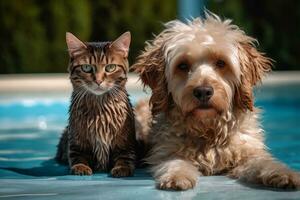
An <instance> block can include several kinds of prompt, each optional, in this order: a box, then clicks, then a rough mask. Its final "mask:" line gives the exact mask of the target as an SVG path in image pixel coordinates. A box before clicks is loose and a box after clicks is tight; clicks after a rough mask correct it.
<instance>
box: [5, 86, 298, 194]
mask: <svg viewBox="0 0 300 200" xmlns="http://www.w3.org/2000/svg"><path fill="white" fill-rule="evenodd" d="M255 96H256V97H257V98H256V103H255V104H256V106H258V107H260V108H261V109H263V110H264V111H263V113H262V124H263V126H264V129H265V130H266V144H267V146H268V147H269V149H270V151H271V152H272V154H273V155H274V156H275V157H276V158H277V159H279V160H281V161H282V162H284V163H286V164H287V165H288V166H289V167H291V168H293V169H295V170H297V171H300V156H299V155H300V85H299V84H290V85H282V86H268V87H261V88H258V89H257V90H256V92H255ZM139 97H140V95H133V96H132V99H133V101H134V102H135V101H136V100H137V98H139ZM0 98H1V97H0ZM68 105H69V102H68V97H65V98H59V99H56V98H49V99H47V100H45V99H43V100H30V99H24V100H22V99H21V100H18V101H12V102H4V103H0V199H1V198H5V199H53V198H55V199H71V198H72V199H74V200H75V199H141V198H143V199H144V200H146V199H202V198H203V199H241V198H245V199H275V198H278V199H287V198H288V199H300V192H285V191H277V190H270V189H268V188H261V187H258V186H247V185H243V184H240V183H239V182H237V181H235V180H232V179H229V178H227V177H223V176H212V177H201V178H200V179H199V184H198V186H197V188H195V189H194V190H190V191H187V192H168V191H159V190H156V189H155V187H154V181H153V179H152V177H151V176H150V175H149V174H148V173H147V172H146V171H145V170H137V173H136V175H135V176H134V177H132V178H122V179H114V178H111V177H109V176H108V175H107V174H105V173H98V174H95V175H93V176H91V177H78V176H71V175H68V169H67V167H65V166H61V165H58V164H57V163H55V161H54V160H53V156H54V155H55V151H56V144H57V143H58V139H59V136H60V134H61V131H62V130H63V128H64V127H65V125H66V122H67V117H68Z"/></svg>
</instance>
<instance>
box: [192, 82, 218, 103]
mask: <svg viewBox="0 0 300 200" xmlns="http://www.w3.org/2000/svg"><path fill="white" fill-rule="evenodd" d="M213 94H214V89H213V88H212V87H211V86H199V87H196V88H194V90H193V95H194V96H195V97H196V98H197V99H198V100H199V101H200V102H201V103H207V102H208V101H209V99H210V98H211V97H212V96H213Z"/></svg>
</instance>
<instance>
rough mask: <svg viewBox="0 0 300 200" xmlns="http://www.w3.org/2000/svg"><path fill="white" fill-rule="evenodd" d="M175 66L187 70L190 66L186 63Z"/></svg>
mask: <svg viewBox="0 0 300 200" xmlns="http://www.w3.org/2000/svg"><path fill="white" fill-rule="evenodd" d="M177 68H178V69H180V70H181V71H187V70H188V69H189V68H190V67H189V65H188V64H187V63H180V64H179V65H177Z"/></svg>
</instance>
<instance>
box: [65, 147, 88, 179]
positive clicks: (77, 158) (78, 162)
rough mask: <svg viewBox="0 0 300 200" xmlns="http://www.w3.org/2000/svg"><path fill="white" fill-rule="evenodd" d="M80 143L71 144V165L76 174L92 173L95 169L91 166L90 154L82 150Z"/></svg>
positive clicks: (72, 171) (73, 172)
mask: <svg viewBox="0 0 300 200" xmlns="http://www.w3.org/2000/svg"><path fill="white" fill-rule="evenodd" d="M80 150H81V149H80V148H79V146H78V145H74V144H70V146H69V165H70V168H71V173H72V174H74V175H80V176H82V175H92V174H93V170H92V169H91V168H90V166H89V159H90V156H88V155H87V154H85V153H84V152H82V151H80Z"/></svg>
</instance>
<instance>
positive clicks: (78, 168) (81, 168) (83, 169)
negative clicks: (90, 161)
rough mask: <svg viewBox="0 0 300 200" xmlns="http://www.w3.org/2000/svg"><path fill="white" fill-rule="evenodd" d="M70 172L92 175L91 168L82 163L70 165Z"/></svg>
mask: <svg viewBox="0 0 300 200" xmlns="http://www.w3.org/2000/svg"><path fill="white" fill-rule="evenodd" d="M71 172H72V174H74V175H79V176H84V175H92V174H93V171H92V169H91V168H90V167H89V166H87V165H85V164H82V163H79V164H75V165H73V166H72V167H71Z"/></svg>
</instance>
